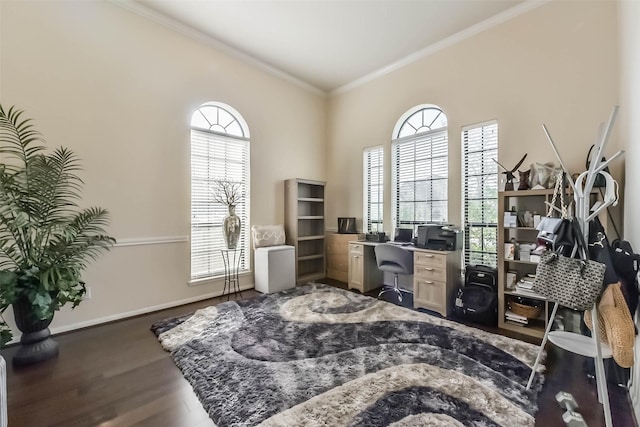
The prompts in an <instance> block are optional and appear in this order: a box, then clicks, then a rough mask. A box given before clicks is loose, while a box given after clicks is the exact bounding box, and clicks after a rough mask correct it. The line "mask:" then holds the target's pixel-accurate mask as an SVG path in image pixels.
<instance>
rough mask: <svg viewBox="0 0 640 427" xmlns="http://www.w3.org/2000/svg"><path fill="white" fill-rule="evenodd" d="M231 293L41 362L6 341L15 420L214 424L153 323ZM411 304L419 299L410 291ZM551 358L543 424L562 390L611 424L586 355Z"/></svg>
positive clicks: (623, 399)
mask: <svg viewBox="0 0 640 427" xmlns="http://www.w3.org/2000/svg"><path fill="white" fill-rule="evenodd" d="M330 284H333V285H336V286H340V287H344V284H342V283H340V282H331V283H330ZM373 293H375V292H373ZM375 294H376V295H377V293H375ZM254 295H257V293H256V292H255V291H244V292H243V296H244V297H250V296H254ZM232 298H233V297H232ZM224 301H226V297H223V298H214V299H210V300H206V301H202V302H198V303H194V304H189V305H185V306H181V307H176V308H172V309H168V310H163V311H159V312H155V313H151V314H147V315H143V316H138V317H135V318H131V319H127V320H122V321H118V322H113V323H109V324H106V325H101V326H96V327H91V328H87V329H83V330H80V331H75V332H70V333H66V334H61V335H58V336H57V337H56V340H57V341H58V343H59V344H60V356H59V357H58V358H56V359H54V360H51V361H47V362H44V363H42V364H40V365H37V366H31V367H22V368H18V367H13V366H12V364H11V363H10V361H11V356H12V355H13V353H14V352H15V350H16V347H8V348H6V349H3V350H2V351H1V354H2V355H3V356H4V358H5V359H6V360H7V361H8V362H7V365H8V366H7V393H8V412H9V427H40V426H43V427H44V426H61V427H62V426H65V427H73V426H103V427H108V426H118V427H120V426H133V425H135V426H154V427H165V426H166V427H204V426H212V425H213V423H212V422H211V420H210V419H209V418H208V416H207V414H206V413H205V411H204V409H203V408H202V406H201V405H200V403H199V402H198V400H197V398H196V397H195V395H194V393H193V391H192V390H191V387H190V385H189V384H188V383H187V381H186V380H185V379H184V378H183V376H182V374H181V373H180V371H179V370H178V368H176V366H175V365H174V364H173V361H172V360H171V358H170V357H169V354H168V353H167V352H165V351H164V350H163V349H162V348H161V347H160V344H159V343H158V341H157V339H156V337H155V336H154V335H153V334H152V333H151V332H150V330H149V326H150V325H151V324H152V323H153V322H155V321H157V320H160V319H164V318H167V317H172V316H177V315H181V314H186V313H190V312H192V311H194V310H197V309H198V308H201V307H206V306H209V305H215V304H219V303H220V302H224ZM404 304H405V305H409V306H411V305H412V302H411V299H410V295H408V296H407V297H406V298H405V301H404ZM488 329H491V328H488ZM546 364H547V367H548V372H547V375H546V382H545V386H544V389H543V391H542V392H541V394H540V397H539V406H540V412H539V414H538V416H537V418H536V426H540V427H543V426H544V427H549V426H563V425H564V424H563V422H562V418H561V417H562V411H561V410H560V408H559V407H558V405H557V404H556V402H555V400H554V396H555V394H556V393H557V392H558V391H560V390H563V391H568V392H570V393H572V394H573V395H574V396H575V398H576V400H577V402H578V404H579V406H580V409H579V412H581V413H582V415H583V416H584V418H585V420H586V421H587V424H588V425H589V426H590V427H598V426H604V417H603V416H602V410H601V406H600V405H599V404H598V401H597V396H596V388H595V383H594V382H593V381H592V380H590V379H589V378H588V377H587V376H586V375H585V374H584V373H583V372H582V365H583V358H581V357H580V356H576V355H573V354H571V353H568V352H565V351H563V350H559V349H557V348H554V347H550V348H549V356H548V360H547V363H546ZM610 397H611V406H612V413H613V421H614V426H616V427H627V426H634V425H636V424H635V421H634V418H633V415H632V411H631V409H630V402H629V399H628V397H627V393H626V391H625V390H623V389H621V388H618V387H614V386H610Z"/></svg>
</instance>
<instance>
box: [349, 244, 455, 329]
mask: <svg viewBox="0 0 640 427" xmlns="http://www.w3.org/2000/svg"><path fill="white" fill-rule="evenodd" d="M380 244H381V243H377V242H367V241H360V240H359V241H352V242H349V289H358V290H359V291H360V292H362V293H364V292H367V291H370V290H372V289H375V288H378V287H380V285H381V284H382V280H383V276H382V272H381V271H380V270H378V264H377V263H376V256H375V252H374V248H375V246H376V245H380ZM403 248H405V249H407V250H410V251H413V306H414V307H415V308H419V307H420V308H426V309H427V310H432V311H435V312H437V313H440V314H441V315H442V316H444V317H447V316H448V315H449V314H451V311H452V309H453V300H454V298H455V294H456V292H457V290H458V288H459V287H460V285H461V274H460V272H461V269H460V257H461V254H460V251H437V250H431V249H421V248H416V247H414V246H403Z"/></svg>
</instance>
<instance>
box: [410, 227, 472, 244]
mask: <svg viewBox="0 0 640 427" xmlns="http://www.w3.org/2000/svg"><path fill="white" fill-rule="evenodd" d="M416 247H418V248H423V249H435V250H439V251H456V250H459V249H462V230H460V229H459V228H456V227H454V226H452V225H451V224H425V225H419V226H418V237H417V239H416Z"/></svg>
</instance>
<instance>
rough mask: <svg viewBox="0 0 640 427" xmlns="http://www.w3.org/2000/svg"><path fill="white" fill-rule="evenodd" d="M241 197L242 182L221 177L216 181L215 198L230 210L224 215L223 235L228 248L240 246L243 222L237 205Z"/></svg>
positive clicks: (215, 200)
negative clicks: (239, 240) (238, 213)
mask: <svg viewBox="0 0 640 427" xmlns="http://www.w3.org/2000/svg"><path fill="white" fill-rule="evenodd" d="M241 198H242V192H241V185H240V183H238V182H233V181H230V180H227V179H220V180H217V181H216V182H215V188H214V191H213V200H214V202H216V203H219V204H221V205H225V206H226V207H227V210H228V215H227V216H225V217H224V220H223V222H222V235H223V237H224V242H225V244H226V245H227V249H236V247H237V246H238V239H239V238H240V230H241V229H242V222H241V221H240V217H239V216H238V215H236V205H237V204H238V203H239V202H240V200H241Z"/></svg>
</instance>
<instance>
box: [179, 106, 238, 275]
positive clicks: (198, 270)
mask: <svg viewBox="0 0 640 427" xmlns="http://www.w3.org/2000/svg"><path fill="white" fill-rule="evenodd" d="M213 107H214V108H212V105H211V104H208V105H206V109H205V110H204V114H200V113H202V112H203V109H204V107H201V109H199V110H198V111H197V112H196V113H195V114H194V119H193V120H192V129H191V280H198V279H206V278H210V277H214V276H220V275H222V274H224V262H223V259H222V253H221V249H226V245H225V242H224V237H223V234H222V223H223V219H224V217H225V216H226V215H227V214H228V208H227V206H225V205H223V204H219V203H216V202H215V201H214V190H215V188H216V183H217V182H218V181H220V180H226V181H230V182H233V183H237V184H238V185H239V188H240V194H241V198H240V202H239V203H238V204H237V205H236V210H235V213H236V215H238V217H240V221H241V222H242V229H241V234H240V239H239V241H238V246H237V247H238V248H243V249H244V255H243V257H242V259H241V261H240V270H241V271H243V270H248V253H249V252H248V251H249V140H248V139H247V138H245V137H243V136H241V135H244V134H246V132H242V130H241V127H242V126H241V123H240V121H239V120H237V119H236V118H235V117H233V116H230V113H229V111H228V110H227V109H222V108H218V107H216V106H215V105H213ZM203 117H206V119H207V120H208V121H209V123H208V124H203V123H202V120H203ZM196 118H197V120H198V121H196ZM207 127H208V129H206V128H207ZM203 128H204V129H203ZM211 129H216V130H211ZM225 129H226V130H227V131H229V130H231V131H232V133H231V134H229V133H226V134H223V133H220V132H219V131H220V130H222V131H223V132H225Z"/></svg>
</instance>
